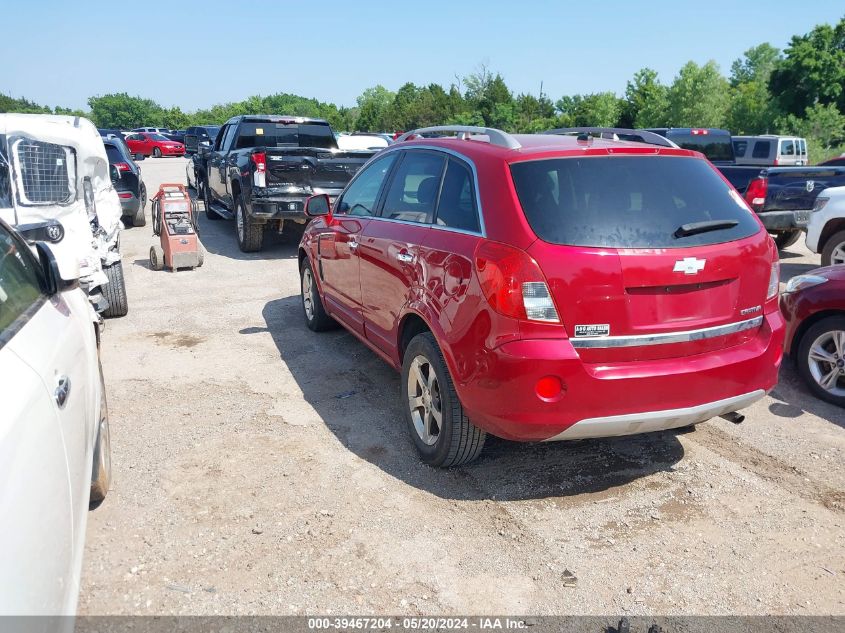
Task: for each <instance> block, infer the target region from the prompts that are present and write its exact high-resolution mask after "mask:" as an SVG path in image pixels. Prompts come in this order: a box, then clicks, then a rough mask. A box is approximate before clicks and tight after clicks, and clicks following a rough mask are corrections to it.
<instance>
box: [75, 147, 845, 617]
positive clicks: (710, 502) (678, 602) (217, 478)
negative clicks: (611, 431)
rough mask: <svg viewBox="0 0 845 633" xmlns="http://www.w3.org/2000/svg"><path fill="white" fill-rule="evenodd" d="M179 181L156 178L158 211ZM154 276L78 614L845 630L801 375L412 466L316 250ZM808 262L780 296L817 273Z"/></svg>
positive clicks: (145, 245)
mask: <svg viewBox="0 0 845 633" xmlns="http://www.w3.org/2000/svg"><path fill="white" fill-rule="evenodd" d="M184 165H185V162H184V160H183V159H156V160H148V161H146V162H144V163H143V164H142V167H143V172H144V179H145V181H146V183H147V188H148V191H149V192H150V195H151V196H152V195H153V194H154V192H155V191H156V190H157V189H158V185H159V184H160V183H161V182H184V176H185V174H184ZM200 225H201V230H202V237H203V243H204V244H205V247H206V249H207V251H208V253H207V255H206V260H205V265H204V266H203V267H202V268H200V269H198V270H196V271H180V272H178V273H175V274H174V273H170V272H154V271H152V270H150V268H149V263H148V260H147V253H148V250H149V247H150V245H151V244H152V242H153V238H152V234H151V233H152V232H151V230H150V226H149V224H148V226H147V227H144V228H134V229H129V230H127V231H125V232H124V234H123V237H122V244H123V254H124V266H125V270H126V276H127V287H128V293H129V300H130V311H129V315H128V316H127V317H125V318H122V319H117V320H111V321H109V322H108V326H107V329H106V332H105V335H104V338H103V365H104V370H105V374H106V382H107V387H108V397H109V408H110V412H111V424H112V459H113V464H114V482H113V486H112V490H111V492H110V494H109V496H108V498H107V499H106V501H105V503H104V504H103V505H102V506H101V507H100V508H99V509H98V510H96V511H95V512H93V513H92V514H91V515H90V517H89V524H88V534H87V546H86V552H85V565H84V568H83V574H82V583H83V588H82V593H81V597H80V604H79V611H80V613H81V614H293V613H296V614H303V613H308V614H316V613H333V614H346V613H356V614H385V613H389V614H470V613H497V614H608V613H622V614H625V613H628V614H650V613H651V614H654V613H660V614H678V615H681V614H838V615H843V614H845V582H843V577H845V459H843V458H845V412H843V410H841V409H837V408H836V407H833V406H830V405H827V404H825V403H823V402H821V401H819V400H816V399H814V398H813V397H812V396H810V395H809V394H808V393H807V392H806V391H805V389H804V388H803V386H802V385H801V383H800V381H799V380H798V378H797V376H796V374H795V372H794V371H793V370H792V369H791V368H790V367H789V366H788V364H785V366H784V369H783V370H782V372H781V383H780V385H779V386H778V387H777V388H776V389H775V390H774V391H773V392H772V394H771V396H769V397H767V398H765V399H764V400H762V401H760V402H758V403H757V404H756V405H754V406H753V407H751V408H750V409H748V410H746V414H747V420H746V422H745V423H744V424H742V425H739V426H734V425H732V424H730V423H728V422H725V421H724V420H721V419H717V420H713V421H710V422H708V423H706V424H703V425H700V426H699V427H698V428H697V429H696V430H695V431H694V432H688V433H684V434H679V433H674V432H666V433H657V434H651V435H647V436H639V437H630V438H622V439H612V440H595V441H593V440H591V441H581V442H571V443H557V444H545V445H524V444H515V443H509V442H505V441H496V440H493V441H490V442H489V443H488V445H487V448H485V451H484V453H483V454H482V458H481V459H480V460H479V461H478V462H477V463H474V464H472V465H470V466H468V467H464V468H461V469H457V470H451V471H440V470H434V469H431V468H428V467H426V466H424V465H422V464H420V462H419V461H418V460H417V457H416V454H415V451H414V448H413V445H412V444H411V442H410V438H409V437H408V436H407V431H406V429H405V427H404V422H403V421H402V418H401V415H400V411H399V408H398V407H397V400H398V398H397V394H398V392H399V381H398V376H397V375H396V374H395V373H394V372H393V370H391V369H390V368H389V367H387V366H386V365H385V364H384V363H382V362H381V361H380V360H379V359H378V358H377V357H376V356H375V355H374V354H372V353H371V352H370V351H368V350H367V349H366V348H364V347H363V346H362V345H361V344H360V343H358V342H357V341H356V340H355V339H354V338H353V337H352V336H351V335H348V334H345V333H344V332H343V331H336V332H331V333H327V334H314V333H312V332H310V331H309V330H307V329H306V328H305V326H304V323H303V318H302V315H301V308H300V302H299V289H298V273H297V265H296V244H297V242H298V238H299V236H298V235H291V236H281V237H279V236H271V239H270V240H269V244H268V245H267V246H266V247H265V250H264V251H262V252H261V253H255V254H243V253H241V252H240V251H239V250H238V248H237V245H236V243H235V237H234V226H233V223H232V222H226V221H223V222H209V221H207V220H206V218H205V217H204V216H203V217H201V221H200ZM817 262H818V256H815V255H811V254H809V253H808V252H807V251H806V250H805V248H804V246H803V244H799V245H796V246H794V247H791V249H790V250H789V252H787V253H785V254H784V255H783V268H782V269H783V274H784V280H785V279H787V278H788V277H790V276H792V275H794V274H796V273H798V272H803V271H805V270H808V269H810V268H813V267H814V266H815V265H816V263H817Z"/></svg>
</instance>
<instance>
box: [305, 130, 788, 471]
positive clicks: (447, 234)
mask: <svg viewBox="0 0 845 633" xmlns="http://www.w3.org/2000/svg"><path fill="white" fill-rule="evenodd" d="M591 131H594V130H591ZM446 132H451V133H452V134H455V132H457V136H451V137H449V138H425V135H427V134H433V133H446ZM638 134H640V140H642V139H647V140H648V141H649V142H651V143H654V144H648V143H646V142H633V141H619V140H613V139H607V138H593V137H592V136H589V135H587V134H581V135H579V136H578V137H574V136H571V135H554V134H542V135H518V136H512V135H509V134H506V133H504V132H501V131H499V130H494V129H489V128H455V127H445V128H427V129H423V130H416V131H415V132H413V133H408V134H406V135H405V137H403V138H402V139H400V141H402V142H398V143H397V144H395V145H393V146H391V147H390V148H388V149H385V150H384V151H382V152H380V153H378V154H376V156H374V157H373V158H372V159H371V161H370V162H369V163H367V165H366V166H365V167H364V168H363V169H361V171H360V172H359V173H358V174H357V175H356V176H355V178H354V179H353V180H352V181H351V182H350V183H349V185H348V186H347V187H346V189H345V190H344V191H343V193H342V194H341V195H340V196H339V197H338V198H337V200H336V202H335V205H334V208H333V209H332V208H330V205H329V199H328V197H327V196H314V197H312V198H310V199H309V201H308V204H307V207H306V213H308V214H309V215H310V216H311V217H313V218H314V219H313V220H312V221H311V223H310V224H309V226H308V228H307V229H306V231H305V234H304V236H303V238H302V242H301V244H300V249H299V265H300V271H301V280H302V302H303V308H304V312H305V319H306V322H307V325H308V327H309V328H311V329H312V330H315V331H316V330H323V329H326V328H328V327H331V326H332V325H333V324H334V322H335V321H337V322H339V323H340V324H342V325H343V326H344V327H345V328H347V329H348V330H349V331H350V332H352V333H353V334H354V335H355V336H357V337H358V338H359V339H360V340H361V341H362V342H363V343H364V344H365V345H367V346H368V347H369V348H370V349H372V350H373V351H374V352H375V353H377V354H378V355H379V356H381V357H382V358H383V359H384V360H385V361H387V362H388V363H390V364H391V365H393V366H394V367H395V368H396V369H397V370H401V372H402V379H401V385H400V387H401V398H402V402H403V408H404V415H405V418H406V420H407V423H408V426H409V428H410V431H411V436H412V437H413V440H414V443H415V444H416V446H417V449H418V450H419V452H420V454H421V455H422V459H423V461H425V462H426V463H428V464H432V465H435V466H453V465H457V464H461V463H465V462H468V461H470V460H472V459H474V458H475V457H477V456H478V454H479V453H480V452H481V449H482V446H483V444H484V439H485V436H486V433H488V432H489V433H492V434H494V435H497V436H500V437H503V438H506V439H511V440H525V441H534V440H566V439H580V438H590V437H606V436H616V435H627V434H633V433H642V432H647V431H657V430H661V429H671V428H677V427H683V426H689V425H693V424H696V423H698V422H703V421H704V420H707V419H709V418H712V417H715V416H719V415H727V414H729V413H733V412H735V411H736V410H738V409H742V408H743V407H747V406H748V405H750V404H751V403H753V402H754V401H756V400H758V399H760V398H762V397H763V395H764V394H765V393H766V392H767V391H768V390H770V389H771V388H772V387H773V386H774V385H775V384H776V383H777V375H778V368H779V366H780V363H781V357H782V347H783V337H784V322H783V319H782V317H781V315H780V312H779V310H778V261H777V249H776V248H775V246H774V242H772V240H771V238H770V237H769V236H768V234H767V233H766V231H765V230H764V229H763V227H762V225H761V224H760V222H759V221H758V220H757V218H756V216H755V215H754V214H753V213H752V212H751V211H750V210H749V208H748V207H747V205H746V204H745V202H744V201H743V199H742V197H741V196H740V195H739V194H738V193H737V192H736V191H735V190H734V189H733V188H732V187H731V185H730V184H729V183H728V182H727V181H726V180H725V179H724V178H723V177H722V176H721V175H720V174H719V172H718V171H716V169H715V168H714V167H713V166H712V165H711V164H710V163H709V162H708V161H707V160H706V159H705V158H704V157H703V156H702V155H701V154H700V153H698V152H694V151H689V150H682V149H679V148H678V147H677V146H676V145H674V143H672V142H671V141H669V140H667V139H663V138H662V137H658V136H656V135H652V134H649V133H646V132H641V133H638ZM411 135H413V136H412V138H413V140H410V141H406V140H405V138H407V137H409V136H411ZM614 138H616V137H614ZM728 417H731V416H728ZM734 417H736V416H734Z"/></svg>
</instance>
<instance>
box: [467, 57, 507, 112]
mask: <svg viewBox="0 0 845 633" xmlns="http://www.w3.org/2000/svg"><path fill="white" fill-rule="evenodd" d="M464 84H465V85H466V87H467V88H466V94H465V95H464V98H465V100H466V102H467V103H468V104H469V105H470V107H471V109H472V110H475V111H477V112H478V113H479V114H480V115H481V118H482V120H483V121H484V124H485V125H490V126H494V127H499V126H505V127H510V126H511V125H512V124H513V119H514V111H513V108H512V107H508V106H512V102H513V95H512V94H511V91H510V89H509V88H508V86H507V84H506V83H505V80H504V79H503V78H502V76H501V75H500V74H499V73H496V74H495V75H493V73H491V72H490V70H489V69H488V68H487V67H486V66H484V65H482V66H481V67H480V69H479V70H478V72H476V73H473V74H471V75H468V76H466V77H464Z"/></svg>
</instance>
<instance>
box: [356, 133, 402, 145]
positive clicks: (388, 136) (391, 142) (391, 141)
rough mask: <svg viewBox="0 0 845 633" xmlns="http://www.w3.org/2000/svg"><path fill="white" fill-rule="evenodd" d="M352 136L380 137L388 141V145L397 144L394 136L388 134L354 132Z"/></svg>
mask: <svg viewBox="0 0 845 633" xmlns="http://www.w3.org/2000/svg"><path fill="white" fill-rule="evenodd" d="M352 136H378V137H379V138H383V139H384V140H385V141H387V144H388V145H393V143H394V142H395V140H394V138H393V135H392V134H388V133H387V132H352Z"/></svg>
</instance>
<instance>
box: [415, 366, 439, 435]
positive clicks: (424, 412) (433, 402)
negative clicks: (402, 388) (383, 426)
mask: <svg viewBox="0 0 845 633" xmlns="http://www.w3.org/2000/svg"><path fill="white" fill-rule="evenodd" d="M408 406H409V407H410V409H411V420H412V421H413V423H414V429H416V431H417V435H419V437H420V439H421V440H422V441H423V443H424V444H426V445H428V446H432V445H433V444H435V443H436V442H437V440H438V438H439V437H440V431H441V429H442V428H443V399H442V397H441V392H440V384H439V382H438V380H437V374H436V373H435V371H434V367H433V366H432V364H431V362H430V361H429V360H428V359H427V358H426V357H425V356H422V355H419V356H417V357H415V358H414V360H413V361H412V362H411V368H410V371H409V372H408Z"/></svg>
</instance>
